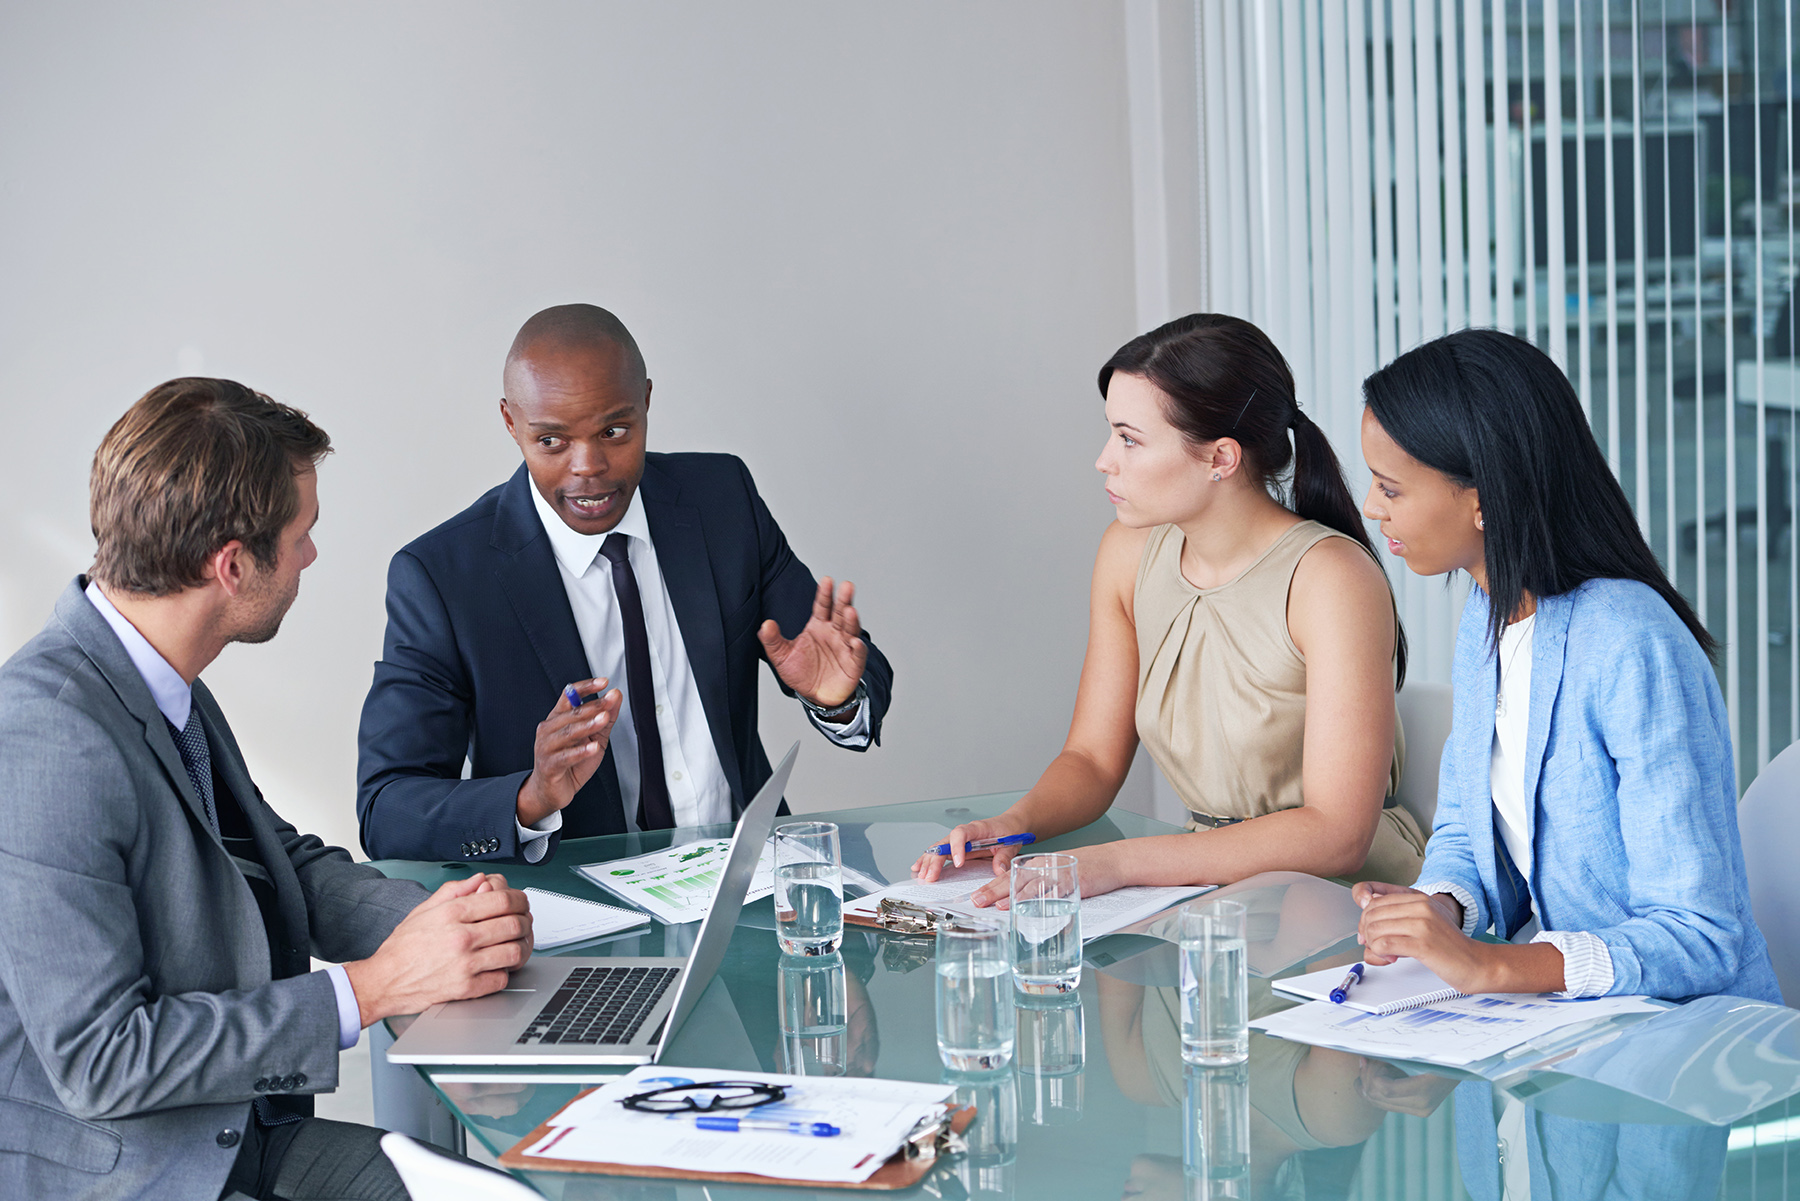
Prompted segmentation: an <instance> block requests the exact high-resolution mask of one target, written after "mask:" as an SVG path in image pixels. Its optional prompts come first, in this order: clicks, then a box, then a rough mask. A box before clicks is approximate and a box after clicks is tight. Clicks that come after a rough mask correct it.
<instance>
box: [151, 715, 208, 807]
mask: <svg viewBox="0 0 1800 1201" xmlns="http://www.w3.org/2000/svg"><path fill="white" fill-rule="evenodd" d="M163 721H164V722H165V723H167V725H168V727H169V734H170V735H171V736H172V737H173V738H174V739H175V749H176V750H178V751H180V752H181V765H182V766H183V767H185V768H187V774H188V782H189V783H190V784H192V785H193V786H194V793H195V795H196V796H198V797H199V798H200V803H201V804H202V805H204V806H205V807H206V823H207V825H209V826H211V827H212V830H213V833H214V834H217V833H218V832H219V813H218V810H216V809H214V808H213V773H212V751H211V749H209V748H208V747H207V745H206V731H205V730H203V729H201V728H200V710H199V709H197V708H189V709H188V719H187V725H186V726H184V727H183V728H182V729H179V730H177V729H176V728H175V723H174V722H172V721H169V719H168V718H167V717H164V718H163Z"/></svg>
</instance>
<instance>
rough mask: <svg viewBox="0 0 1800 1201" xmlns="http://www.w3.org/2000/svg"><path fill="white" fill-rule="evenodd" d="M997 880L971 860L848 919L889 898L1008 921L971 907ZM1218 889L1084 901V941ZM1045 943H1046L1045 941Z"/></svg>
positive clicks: (907, 885)
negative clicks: (977, 893)
mask: <svg viewBox="0 0 1800 1201" xmlns="http://www.w3.org/2000/svg"><path fill="white" fill-rule="evenodd" d="M1003 878H1004V877H996V876H995V875H994V866H993V862H992V861H991V860H988V859H970V860H968V861H967V862H965V863H964V864H963V865H962V866H961V867H960V868H957V867H949V866H946V867H945V868H944V873H943V875H941V876H939V877H938V879H937V881H936V882H935V883H932V884H926V883H923V882H921V881H918V880H906V881H903V882H901V883H899V884H890V885H889V886H888V887H886V888H883V889H881V890H880V891H878V892H872V893H870V894H869V895H868V896H866V897H863V898H862V899H861V900H858V901H851V902H847V903H846V904H845V906H844V913H845V914H846V915H862V916H864V917H868V918H873V917H874V916H875V910H876V907H877V906H878V905H880V903H881V902H882V901H883V900H885V899H887V898H888V897H894V898H897V899H899V900H902V901H910V902H911V903H913V904H915V905H924V906H926V907H928V908H931V909H941V910H945V911H947V912H950V913H961V914H965V915H968V916H971V917H975V916H986V917H988V918H991V919H993V920H996V921H1005V920H1006V910H1004V909H995V908H993V907H991V906H990V907H989V908H986V909H982V908H978V907H977V906H975V905H973V904H971V903H970V901H969V895H970V894H971V893H973V892H974V891H975V890H976V889H977V888H980V887H981V886H982V885H983V884H986V883H987V882H988V881H989V880H994V879H1003ZM1213 887H1215V886H1214V885H1211V884H1196V885H1191V886H1188V885H1183V886H1178V887H1173V888H1152V887H1148V886H1144V885H1134V886H1132V887H1130V888H1118V889H1114V890H1113V891H1112V892H1109V893H1104V894H1102V895H1101V896H1097V897H1083V898H1082V899H1081V941H1082V942H1093V941H1094V940H1095V939H1096V938H1103V937H1105V936H1106V935H1108V934H1115V933H1117V932H1118V931H1120V930H1123V929H1124V928H1125V927H1126V926H1129V925H1131V924H1132V923H1133V922H1139V921H1142V920H1143V919H1145V918H1147V917H1150V916H1151V915H1152V914H1157V913H1161V912H1162V911H1163V910H1165V909H1167V908H1169V906H1171V905H1176V904H1179V903H1180V902H1182V901H1185V900H1187V899H1188V898H1189V897H1196V896H1199V895H1200V894H1201V893H1203V892H1209V891H1211V890H1212V888H1213ZM1053 933H1055V931H1053V930H1052V931H1048V932H1047V933H1045V934H1044V935H1043V937H1046V938H1047V937H1049V935H1050V934H1053ZM1040 941H1041V939H1040Z"/></svg>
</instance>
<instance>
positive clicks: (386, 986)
mask: <svg viewBox="0 0 1800 1201" xmlns="http://www.w3.org/2000/svg"><path fill="white" fill-rule="evenodd" d="M530 958H531V903H530V902H529V901H528V900H527V899H526V897H525V894H524V893H522V892H520V891H519V890H518V889H516V888H509V887H508V886H507V883H506V877H504V876H499V875H492V874H487V873H481V872H477V873H476V874H474V875H472V876H470V877H469V878H467V879H465V880H452V881H450V882H449V883H448V884H445V885H444V886H443V887H441V888H439V889H438V890H437V891H436V892H434V893H432V894H431V895H430V896H429V897H426V898H425V900H424V901H422V902H420V904H419V906H418V908H416V909H414V910H413V911H412V912H411V913H409V914H407V915H406V917H405V918H404V919H402V920H401V922H400V924H399V925H398V926H395V927H394V931H393V933H391V934H389V935H388V936H387V940H386V941H385V942H383V943H382V944H381V946H380V947H379V948H377V949H376V951H375V953H374V954H373V955H371V956H369V957H368V958H367V959H359V960H357V961H355V962H354V963H346V964H345V965H344V972H345V974H347V975H348V976H349V977H350V988H351V990H352V991H354V992H355V993H356V1003H357V1007H358V1008H359V1009H360V1010H361V1011H362V1024H363V1025H364V1026H369V1025H372V1024H374V1023H375V1022H378V1021H380V1020H381V1019H383V1018H388V1017H394V1016H397V1015H399V1014H406V1013H423V1012H424V1011H425V1010H426V1009H428V1008H430V1007H431V1006H433V1005H435V1004H437V1003H438V1002H439V1001H463V1000H467V999H469V998H470V997H485V996H486V995H487V994H489V993H491V992H494V991H496V990H498V989H501V988H504V987H505V986H506V980H507V973H509V972H512V971H515V970H517V969H518V968H521V967H523V966H525V961H526V960H528V959H530Z"/></svg>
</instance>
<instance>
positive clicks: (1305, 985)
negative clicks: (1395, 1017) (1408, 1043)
mask: <svg viewBox="0 0 1800 1201" xmlns="http://www.w3.org/2000/svg"><path fill="white" fill-rule="evenodd" d="M1348 971H1349V968H1348V967H1328V968H1326V969H1325V970H1323V971H1318V972H1308V973H1307V974H1306V975H1304V976H1290V977H1288V978H1287V979H1285V980H1276V981H1273V982H1272V983H1273V986H1274V988H1275V991H1276V992H1284V993H1287V994H1289V995H1290V996H1295V997H1303V998H1305V999H1306V1000H1308V1001H1329V1000H1331V990H1332V989H1334V988H1336V987H1337V986H1338V985H1340V984H1342V983H1343V982H1344V977H1345V974H1346V973H1347V972H1348ZM1463 995H1465V994H1463V993H1460V992H1458V991H1457V990H1456V989H1454V988H1451V987H1450V985H1448V984H1447V983H1445V982H1444V978H1443V977H1442V976H1440V975H1438V974H1437V973H1436V972H1434V971H1432V970H1431V969H1430V968H1428V967H1426V966H1425V965H1424V964H1422V963H1420V962H1419V961H1418V960H1417V959H1399V960H1395V961H1394V962H1393V963H1390V964H1387V965H1386V966H1385V967H1374V966H1369V965H1365V966H1364V967H1363V977H1362V980H1361V981H1360V982H1359V983H1357V984H1355V985H1353V986H1352V987H1351V989H1350V991H1349V992H1348V993H1347V994H1346V995H1345V997H1344V1002H1343V1003H1344V1004H1345V1005H1348V1006H1349V1007H1350V1008H1352V1009H1360V1010H1362V1011H1363V1012H1364V1013H1379V1014H1382V1015H1386V1014H1390V1013H1399V1012H1400V1011H1401V1010H1404V1009H1417V1008H1418V1007H1419V1006H1421V1005H1435V1004H1437V1003H1438V1002H1439V1001H1451V1000H1454V999H1456V998H1457V997H1460V996H1463Z"/></svg>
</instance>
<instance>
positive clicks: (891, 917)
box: [875, 897, 962, 938]
mask: <svg viewBox="0 0 1800 1201" xmlns="http://www.w3.org/2000/svg"><path fill="white" fill-rule="evenodd" d="M961 922H962V918H961V917H960V916H959V915H958V914H954V913H949V912H947V911H945V910H942V909H932V908H930V907H929V906H926V905H920V904H917V903H915V902H913V901H902V900H901V899H900V898H898V897H887V898H885V899H883V900H882V901H881V903H880V904H878V905H877V906H875V924H876V925H878V926H880V927H881V928H882V929H883V930H886V931H887V932H888V933H889V934H910V935H913V936H914V937H919V938H932V937H935V936H936V935H937V932H938V931H939V930H941V929H943V928H945V927H947V926H948V927H952V928H956V927H959V926H960V924H961Z"/></svg>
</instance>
